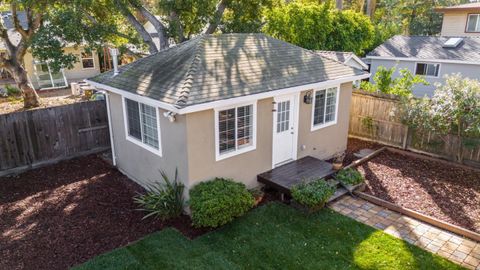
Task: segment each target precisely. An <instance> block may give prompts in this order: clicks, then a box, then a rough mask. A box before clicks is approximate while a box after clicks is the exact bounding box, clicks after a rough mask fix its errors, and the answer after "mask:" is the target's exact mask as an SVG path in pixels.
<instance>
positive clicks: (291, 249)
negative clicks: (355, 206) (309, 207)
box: [78, 203, 452, 270]
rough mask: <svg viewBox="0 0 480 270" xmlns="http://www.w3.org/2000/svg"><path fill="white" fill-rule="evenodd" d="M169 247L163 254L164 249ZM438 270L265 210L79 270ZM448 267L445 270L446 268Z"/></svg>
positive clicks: (403, 248) (395, 245)
mask: <svg viewBox="0 0 480 270" xmlns="http://www.w3.org/2000/svg"><path fill="white" fill-rule="evenodd" d="M165 247H168V248H165ZM127 266H128V267H129V268H132V269H145V268H149V269H172V268H182V269H183V268H189V267H190V268H191V267H192V266H195V267H196V268H198V269H218V268H227V269H231V268H237V269H252V268H267V269H445V268H447V267H448V266H452V264H450V263H449V262H447V261H446V260H445V259H442V258H440V257H438V256H435V255H433V254H431V253H428V252H426V251H423V250H421V249H419V248H418V247H415V246H412V245H409V244H407V243H405V242H403V241H401V240H399V239H395V238H393V237H391V236H389V235H386V234H384V233H383V232H381V231H377V230H375V229H373V228H371V227H368V226H366V225H364V224H361V223H358V222H356V221H354V220H352V219H350V218H347V217H345V216H342V215H340V214H337V213H335V212H333V211H331V210H330V209H324V210H322V211H321V212H320V213H318V214H315V215H309V216H307V215H304V214H303V213H301V212H299V211H298V210H296V209H293V208H291V207H289V206H286V205H283V204H280V203H269V204H266V205H263V206H261V207H259V208H256V209H254V210H252V211H251V212H250V213H248V214H247V215H246V216H244V217H241V218H238V219H237V220H235V221H234V222H232V223H230V224H228V225H226V226H224V227H222V228H220V229H218V230H216V231H213V232H210V233H207V234H205V235H202V236H200V237H198V238H196V239H194V240H188V239H186V238H185V237H184V236H183V235H181V234H180V233H178V232H176V231H174V230H170V229H169V230H164V231H161V232H158V233H155V234H152V235H149V236H147V237H146V238H144V239H142V240H140V241H138V242H136V243H134V244H132V245H130V246H128V247H126V248H122V249H118V250H115V251H113V252H111V253H108V254H104V255H102V256H99V257H97V258H95V259H93V260H91V261H89V262H87V263H86V264H85V265H82V266H80V267H79V268H78V269H102V270H103V269H115V268H126V267H127ZM446 266H447V267H446Z"/></svg>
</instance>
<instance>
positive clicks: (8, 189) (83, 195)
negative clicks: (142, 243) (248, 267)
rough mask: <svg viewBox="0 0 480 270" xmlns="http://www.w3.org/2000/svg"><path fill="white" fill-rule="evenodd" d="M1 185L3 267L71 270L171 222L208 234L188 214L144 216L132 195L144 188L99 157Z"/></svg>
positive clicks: (185, 230) (194, 233)
mask: <svg viewBox="0 0 480 270" xmlns="http://www.w3.org/2000/svg"><path fill="white" fill-rule="evenodd" d="M0 183H1V185H0V217H1V222H0V258H1V259H0V269H9V270H14V269H50V270H51V269H67V268H69V267H71V266H73V265H76V264H79V263H82V262H85V261H87V260H88V259H90V258H92V257H94V256H96V255H99V254H101V253H104V252H107V251H110V250H112V249H114V248H117V247H121V246H124V245H126V244H128V243H130V242H132V241H135V240H138V239H139V238H141V237H142V236H144V235H146V234H149V233H152V232H155V231H157V230H161V229H162V228H164V227H167V226H169V227H171V226H173V227H175V228H177V229H178V230H180V231H182V232H183V233H184V234H185V235H187V236H189V237H195V236H197V235H199V234H202V233H205V230H198V229H194V228H192V227H191V220H190V218H189V217H188V216H182V217H180V218H178V219H176V220H172V221H169V222H165V223H164V222H161V221H158V220H154V219H146V220H142V217H143V215H144V213H142V212H140V211H137V210H136V208H137V205H135V204H134V203H133V200H132V197H133V196H135V195H136V194H137V192H142V191H143V189H142V188H141V187H140V186H138V185H137V184H135V183H134V182H133V181H131V180H129V179H128V178H127V177H125V176H124V175H123V174H121V173H120V172H118V171H117V170H116V169H114V168H113V167H111V166H110V165H109V164H108V163H106V162H104V161H103V160H102V159H100V158H99V157H97V156H96V155H91V156H87V157H83V158H77V159H72V160H69V161H64V162H61V163H59V164H56V165H53V166H48V167H44V168H40V169H36V170H32V171H29V172H26V173H23V174H21V175H18V176H15V177H0Z"/></svg>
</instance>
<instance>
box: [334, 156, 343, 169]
mask: <svg viewBox="0 0 480 270" xmlns="http://www.w3.org/2000/svg"><path fill="white" fill-rule="evenodd" d="M344 158H345V153H340V154H337V155H335V157H334V158H333V169H334V170H335V171H338V170H340V169H341V168H342V166H343V159H344Z"/></svg>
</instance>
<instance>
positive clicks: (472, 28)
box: [467, 14, 480, 33]
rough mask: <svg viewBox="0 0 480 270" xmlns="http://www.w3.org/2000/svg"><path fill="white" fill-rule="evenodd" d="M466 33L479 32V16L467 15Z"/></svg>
mask: <svg viewBox="0 0 480 270" xmlns="http://www.w3.org/2000/svg"><path fill="white" fill-rule="evenodd" d="M467 32H477V33H478V32H480V14H469V15H468V20H467Z"/></svg>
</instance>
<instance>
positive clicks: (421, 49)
mask: <svg viewBox="0 0 480 270" xmlns="http://www.w3.org/2000/svg"><path fill="white" fill-rule="evenodd" d="M449 39H450V37H443V36H442V37H433V36H430V37H427V36H394V37H392V38H390V39H389V40H387V41H386V42H385V43H383V44H382V45H380V46H378V47H377V48H375V49H374V50H373V51H371V52H370V53H368V54H367V57H382V58H418V59H426V60H455V61H465V62H468V63H479V64H480V37H464V38H463V41H462V42H461V43H460V44H459V45H458V46H457V47H455V48H445V47H444V44H445V42H446V41H447V40H449Z"/></svg>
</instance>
